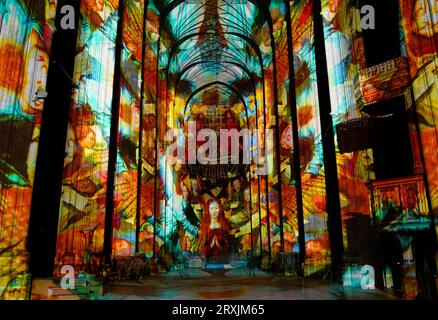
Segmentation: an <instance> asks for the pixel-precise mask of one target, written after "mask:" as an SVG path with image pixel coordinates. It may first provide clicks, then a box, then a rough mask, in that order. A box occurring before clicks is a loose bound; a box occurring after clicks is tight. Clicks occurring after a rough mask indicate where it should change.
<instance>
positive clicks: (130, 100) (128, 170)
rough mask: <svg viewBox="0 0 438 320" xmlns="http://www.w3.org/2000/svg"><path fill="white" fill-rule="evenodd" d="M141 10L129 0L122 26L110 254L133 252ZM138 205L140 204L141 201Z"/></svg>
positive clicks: (135, 208) (141, 37) (138, 136)
mask: <svg viewBox="0 0 438 320" xmlns="http://www.w3.org/2000/svg"><path fill="white" fill-rule="evenodd" d="M144 10H145V8H143V6H142V4H141V3H140V2H132V1H128V2H127V3H126V7H125V19H124V25H123V31H122V32H123V34H122V39H123V47H122V61H121V73H122V79H121V83H120V90H121V101H120V108H119V114H120V116H119V137H118V150H117V165H116V178H115V190H114V204H115V205H114V219H113V234H114V236H113V241H112V246H113V255H116V256H130V255H134V254H135V246H136V238H137V235H136V232H137V198H138V193H137V185H138V154H139V140H140V139H139V138H140V123H141V121H140V116H141V113H140V108H141V107H140V105H141V84H142V73H141V69H142V62H143V52H142V50H143V43H142V42H143V41H142V40H143V25H144V21H143V18H144ZM140 204H141V203H140Z"/></svg>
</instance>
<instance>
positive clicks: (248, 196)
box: [244, 189, 251, 202]
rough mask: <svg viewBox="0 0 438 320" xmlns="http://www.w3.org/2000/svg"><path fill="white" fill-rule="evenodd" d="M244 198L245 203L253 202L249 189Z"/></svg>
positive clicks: (246, 190)
mask: <svg viewBox="0 0 438 320" xmlns="http://www.w3.org/2000/svg"><path fill="white" fill-rule="evenodd" d="M244 197H245V201H246V202H250V201H251V192H250V190H249V189H245V192H244Z"/></svg>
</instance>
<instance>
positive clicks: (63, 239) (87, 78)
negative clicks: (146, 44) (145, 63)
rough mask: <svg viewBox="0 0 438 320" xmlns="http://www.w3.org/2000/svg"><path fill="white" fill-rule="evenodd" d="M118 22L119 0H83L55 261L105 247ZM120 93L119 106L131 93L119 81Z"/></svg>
mask: <svg viewBox="0 0 438 320" xmlns="http://www.w3.org/2000/svg"><path fill="white" fill-rule="evenodd" d="M117 21H118V1H117V0H105V1H104V2H103V3H102V5H97V4H94V3H91V2H88V1H82V3H81V19H80V30H79V35H78V54H77V56H76V60H75V68H74V76H73V80H74V83H75V84H76V86H77V89H75V90H74V92H73V95H72V101H71V107H70V114H69V124H68V134H67V144H66V153H67V156H66V159H65V164H64V181H63V186H62V197H61V209H60V215H59V224H58V241H57V255H56V261H55V264H56V266H61V265H64V264H71V265H75V266H81V265H84V264H85V263H88V262H89V261H90V260H91V258H92V256H98V255H101V253H102V251H103V238H104V231H105V202H106V190H107V174H108V157H109V137H110V130H111V125H110V124H111V105H112V98H113V97H112V92H113V85H114V67H115V66H114V59H115V41H116V34H117ZM125 40H126V38H125ZM127 47H128V46H127ZM125 54H126V51H125ZM125 61H126V56H125ZM126 70H127V69H126V68H125V72H126ZM130 80H132V79H130ZM122 92H123V93H124V95H123V99H122V107H123V103H124V102H125V101H126V99H128V98H126V96H128V97H129V94H128V93H127V91H125V90H123V86H122ZM132 112H134V111H131V110H130V113H132ZM131 115H132V114H131ZM121 116H122V117H125V113H124V112H122V113H121ZM132 118H134V117H132V116H131V119H132ZM131 119H130V120H129V121H131ZM123 129H124V127H123V125H122V126H121V130H123ZM122 137H123V134H122ZM132 170H135V169H132ZM128 175H129V174H128ZM119 181H120V180H119ZM117 208H118V209H120V205H117ZM55 272H56V270H55Z"/></svg>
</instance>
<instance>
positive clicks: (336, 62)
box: [322, 0, 374, 251]
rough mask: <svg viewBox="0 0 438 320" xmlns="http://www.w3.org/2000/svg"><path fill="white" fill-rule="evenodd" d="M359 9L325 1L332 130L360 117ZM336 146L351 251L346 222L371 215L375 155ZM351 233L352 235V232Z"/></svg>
mask: <svg viewBox="0 0 438 320" xmlns="http://www.w3.org/2000/svg"><path fill="white" fill-rule="evenodd" d="M359 12H360V10H359V8H357V7H356V5H355V4H354V3H352V2H349V1H328V0H324V1H322V14H323V19H324V22H325V27H324V34H325V47H326V56H327V66H328V76H329V86H330V98H331V108H332V115H333V118H332V119H333V126H334V127H336V125H337V124H338V123H340V122H342V121H346V120H350V119H354V118H357V117H360V116H361V115H360V114H359V112H358V111H357V110H358V109H357V107H356V101H355V99H354V79H355V77H356V75H357V74H358V73H359V71H360V70H361V69H363V68H365V67H366V62H365V55H364V46H363V38H362V36H361V29H360V23H359V22H360V15H359ZM335 145H336V150H337V153H336V162H337V170H338V183H339V198H340V203H341V216H342V221H343V235H344V249H345V250H346V251H347V250H348V242H347V225H346V223H345V222H346V221H347V220H349V219H351V218H352V217H355V216H357V215H369V214H370V212H369V199H368V189H367V187H366V186H365V183H366V182H367V181H368V180H369V179H370V178H371V179H372V178H373V177H374V173H373V172H372V169H371V168H372V166H370V164H369V163H370V161H371V162H372V151H371V150H364V151H357V152H352V153H346V154H341V153H339V150H338V149H337V139H336V137H335ZM350 232H351V231H350Z"/></svg>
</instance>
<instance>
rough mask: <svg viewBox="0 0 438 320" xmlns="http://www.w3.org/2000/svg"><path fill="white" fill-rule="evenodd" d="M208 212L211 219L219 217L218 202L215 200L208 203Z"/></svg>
mask: <svg viewBox="0 0 438 320" xmlns="http://www.w3.org/2000/svg"><path fill="white" fill-rule="evenodd" d="M208 209H209V212H210V217H211V219H217V218H218V217H219V210H220V209H219V204H218V203H217V202H216V201H213V202H212V203H210V207H209V208H208Z"/></svg>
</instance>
